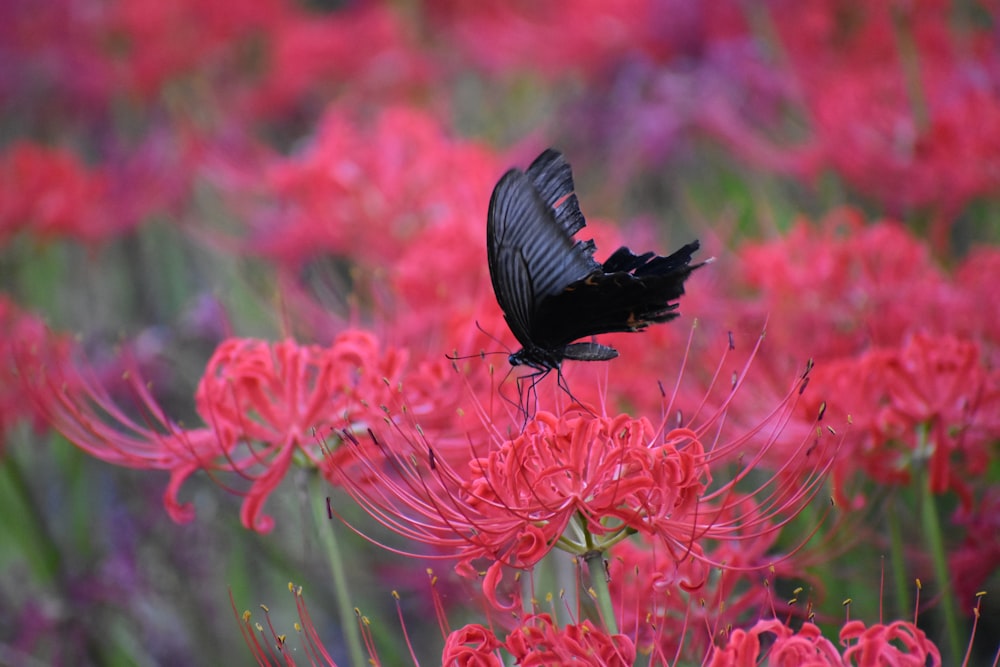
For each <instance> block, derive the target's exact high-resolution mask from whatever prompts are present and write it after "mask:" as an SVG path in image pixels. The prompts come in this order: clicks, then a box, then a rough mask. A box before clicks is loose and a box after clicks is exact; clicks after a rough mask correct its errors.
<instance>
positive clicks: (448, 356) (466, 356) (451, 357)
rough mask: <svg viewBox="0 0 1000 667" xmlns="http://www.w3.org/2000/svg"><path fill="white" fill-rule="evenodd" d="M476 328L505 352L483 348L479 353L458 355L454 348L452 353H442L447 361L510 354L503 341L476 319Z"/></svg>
mask: <svg viewBox="0 0 1000 667" xmlns="http://www.w3.org/2000/svg"><path fill="white" fill-rule="evenodd" d="M476 328H477V329H479V331H481V332H482V333H483V334H485V335H486V337H487V338H489V339H490V340H492V341H493V342H494V343H496V344H497V345H499V346H500V347H502V348H504V350H506V351H505V352H500V351H497V352H486V351H485V350H480V351H479V354H463V355H459V354H458V350H455V353H454V354H446V355H444V356H445V358H446V359H448V360H449V361H458V360H460V359H475V358H476V357H479V358H480V359H485V358H486V357H487V356H489V355H491V354H506V355H508V356H509V355H510V348H509V347H507V346H506V345H504V344H503V342H502V341H501V340H500V339H499V338H497V337H496V336H494V335H493V334H491V333H490V332H489V331H487V330H486V329H484V328H482V327H481V326H480V325H479V320H476ZM504 379H505V380H506V379H507V378H504Z"/></svg>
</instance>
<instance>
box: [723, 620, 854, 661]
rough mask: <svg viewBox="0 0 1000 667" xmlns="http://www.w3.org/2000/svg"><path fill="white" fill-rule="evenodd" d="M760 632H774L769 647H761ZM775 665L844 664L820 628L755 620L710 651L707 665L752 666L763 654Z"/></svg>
mask: <svg viewBox="0 0 1000 667" xmlns="http://www.w3.org/2000/svg"><path fill="white" fill-rule="evenodd" d="M761 635H773V636H774V639H773V642H774V643H773V645H772V646H771V648H770V650H765V649H763V647H762V645H761V639H760V638H761ZM765 655H766V656H767V657H768V662H767V664H768V665H775V666H776V667H778V666H780V667H786V666H787V667H793V665H794V666H795V667H823V666H824V665H828V666H829V667H841V666H842V665H843V664H844V663H843V661H842V660H841V658H840V651H838V650H837V647H836V646H834V644H833V642H831V641H830V640H829V639H827V638H826V637H824V636H823V634H822V632H820V629H819V628H818V627H816V626H815V625H813V624H812V623H806V624H804V625H803V626H802V628H801V629H800V630H799V632H798V633H796V632H795V631H794V630H792V629H791V628H789V627H788V626H787V625H785V624H783V623H782V622H781V621H775V620H765V621H758V622H757V623H756V624H755V625H754V626H753V627H752V628H750V629H749V630H742V629H737V630H734V631H733V632H732V634H730V636H729V640H728V642H727V643H726V646H725V647H723V648H721V649H719V650H717V651H715V652H713V654H712V659H711V661H709V663H708V665H709V667H751V666H752V665H759V664H761V663H760V660H761V658H762V657H764V656H765Z"/></svg>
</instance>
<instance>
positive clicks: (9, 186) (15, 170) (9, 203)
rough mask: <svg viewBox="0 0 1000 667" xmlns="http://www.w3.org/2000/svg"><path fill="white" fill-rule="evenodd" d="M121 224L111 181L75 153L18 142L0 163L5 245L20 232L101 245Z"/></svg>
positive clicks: (0, 239)
mask: <svg viewBox="0 0 1000 667" xmlns="http://www.w3.org/2000/svg"><path fill="white" fill-rule="evenodd" d="M119 225H120V221H118V220H117V219H116V217H115V216H114V215H113V213H112V210H111V209H110V207H109V200H108V180H107V178H106V177H105V176H104V175H103V174H101V173H100V172H98V171H91V170H88V169H87V168H86V167H84V165H82V164H81V163H80V161H79V160H78V159H77V158H76V157H75V156H74V155H72V154H71V153H69V152H67V151H64V150H60V149H53V148H43V147H41V146H36V145H34V144H29V143H19V144H15V145H14V147H13V148H12V149H10V150H9V151H8V153H7V154H6V155H4V156H3V158H2V161H0V244H2V243H4V242H5V241H6V237H8V236H11V235H13V234H14V233H16V232H18V231H21V230H28V231H30V232H32V233H33V234H35V235H37V236H39V237H42V238H46V237H53V236H64V235H65V236H71V237H75V238H78V239H81V240H83V241H96V240H100V239H103V238H105V237H106V236H107V235H108V233H109V232H111V231H115V230H117V229H118V227H119Z"/></svg>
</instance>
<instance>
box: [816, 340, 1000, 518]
mask: <svg viewBox="0 0 1000 667" xmlns="http://www.w3.org/2000/svg"><path fill="white" fill-rule="evenodd" d="M812 378H813V382H814V388H815V390H816V391H815V394H814V395H822V396H823V397H824V398H825V400H827V401H828V403H829V410H830V411H833V412H835V413H838V414H839V413H843V414H850V415H851V420H852V422H853V425H852V427H851V428H850V429H849V431H848V432H847V433H846V445H847V446H845V448H844V449H843V451H842V456H841V459H840V461H839V462H838V463H837V465H836V467H835V470H836V474H835V480H837V483H836V488H837V491H838V494H839V495H840V496H841V498H842V499H844V498H845V496H844V494H845V493H846V486H845V485H846V484H847V482H848V480H850V479H852V477H853V476H854V475H855V474H856V473H857V472H858V470H859V469H863V470H864V471H865V474H866V475H867V476H869V477H870V478H872V479H873V480H876V481H878V482H880V483H882V484H908V483H910V481H911V479H912V474H913V472H914V469H915V467H917V466H927V468H928V471H929V476H930V488H931V491H932V492H933V493H937V494H941V493H945V492H946V491H954V492H956V493H957V494H958V495H959V497H960V498H961V499H962V502H963V505H964V506H965V507H966V508H969V507H971V504H972V485H973V484H974V482H975V480H977V479H978V478H980V477H981V476H982V475H983V474H984V473H985V471H986V469H987V467H988V464H989V461H990V460H991V457H992V451H993V443H994V442H995V441H996V439H997V438H998V437H1000V421H998V419H997V416H996V415H997V414H998V411H1000V379H998V378H997V372H996V371H991V370H987V369H986V368H984V367H983V366H982V364H981V361H980V355H979V350H978V348H977V347H976V346H975V345H974V344H972V343H970V342H968V341H962V340H959V339H956V338H952V337H947V336H945V337H931V336H925V335H916V336H914V337H913V338H912V339H911V340H910V341H909V342H908V343H906V344H905V345H903V346H902V347H899V348H884V349H876V350H873V351H871V352H868V353H866V354H863V355H861V356H860V357H858V358H856V359H845V360H842V361H839V362H830V363H827V364H825V365H820V366H819V367H817V368H816V369H815V370H814V372H813V374H812ZM807 409H808V408H807Z"/></svg>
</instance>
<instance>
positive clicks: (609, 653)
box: [504, 614, 636, 667]
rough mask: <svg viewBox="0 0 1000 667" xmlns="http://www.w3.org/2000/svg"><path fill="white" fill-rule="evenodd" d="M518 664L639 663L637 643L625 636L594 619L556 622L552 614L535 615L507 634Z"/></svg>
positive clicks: (596, 666)
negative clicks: (611, 631)
mask: <svg viewBox="0 0 1000 667" xmlns="http://www.w3.org/2000/svg"><path fill="white" fill-rule="evenodd" d="M504 648H506V649H507V650H508V651H509V652H510V654H511V655H512V656H513V657H514V658H515V659H516V660H517V664H519V665H524V666H525V667H529V666H540V665H566V664H575V665H594V667H613V666H615V665H620V666H621V667H625V666H626V665H633V664H635V658H636V651H635V646H634V645H633V643H632V640H630V639H629V638H628V637H626V636H625V635H608V634H607V633H606V632H604V631H603V630H601V629H599V628H597V627H596V626H595V625H594V624H593V623H591V622H590V621H584V622H583V623H580V624H575V625H564V626H559V625H556V624H555V623H554V622H553V620H552V617H551V616H549V615H548V614H535V615H531V616H528V617H526V618H525V619H524V621H523V622H522V623H521V625H520V626H519V627H518V628H516V629H515V630H514V631H513V632H511V633H510V634H509V635H507V640H506V641H505V642H504Z"/></svg>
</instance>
